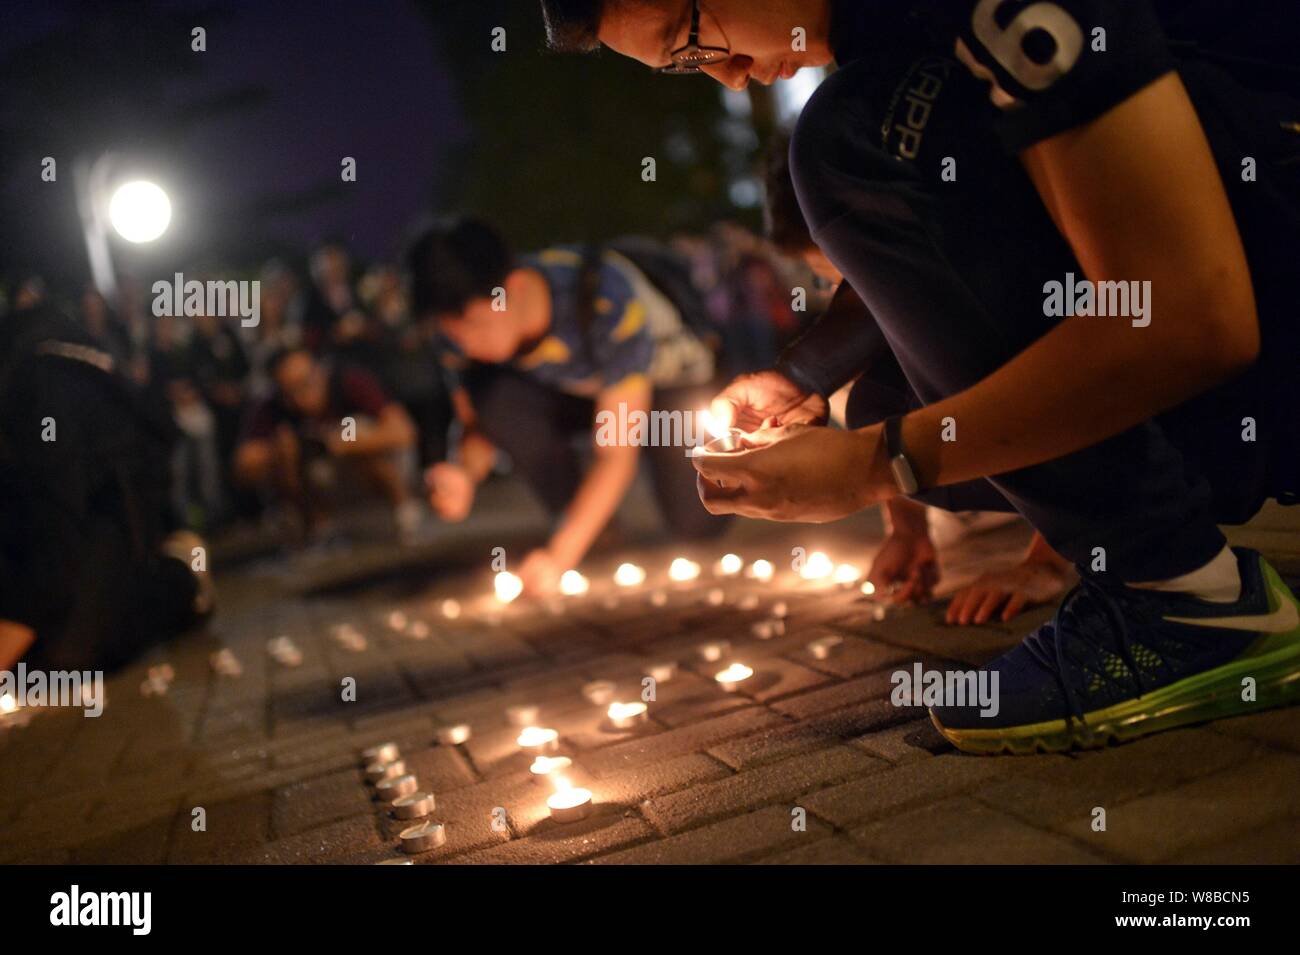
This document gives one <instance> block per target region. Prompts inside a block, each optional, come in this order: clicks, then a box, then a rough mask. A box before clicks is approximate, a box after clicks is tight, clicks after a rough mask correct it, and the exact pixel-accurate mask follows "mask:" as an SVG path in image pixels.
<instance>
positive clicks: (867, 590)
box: [861, 580, 876, 597]
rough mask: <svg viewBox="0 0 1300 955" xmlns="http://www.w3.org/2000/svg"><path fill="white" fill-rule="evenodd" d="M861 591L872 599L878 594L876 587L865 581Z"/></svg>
mask: <svg viewBox="0 0 1300 955" xmlns="http://www.w3.org/2000/svg"><path fill="white" fill-rule="evenodd" d="M861 590H862V592H863V593H864V594H866V595H867V596H868V597H870V596H872V595H873V594H874V593H875V592H876V585H875V584H873V583H872V582H871V581H869V580H864V581H863V582H862V587H861Z"/></svg>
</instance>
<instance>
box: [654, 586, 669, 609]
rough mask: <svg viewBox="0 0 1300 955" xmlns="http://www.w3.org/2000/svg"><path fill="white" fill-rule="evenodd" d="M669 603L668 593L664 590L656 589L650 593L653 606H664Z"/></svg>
mask: <svg viewBox="0 0 1300 955" xmlns="http://www.w3.org/2000/svg"><path fill="white" fill-rule="evenodd" d="M667 604H668V595H667V594H666V593H664V592H663V591H662V590H656V591H655V592H654V593H652V594H651V595H650V605H651V606H653V607H663V606H667Z"/></svg>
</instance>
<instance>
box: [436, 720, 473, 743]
mask: <svg viewBox="0 0 1300 955" xmlns="http://www.w3.org/2000/svg"><path fill="white" fill-rule="evenodd" d="M469 735H470V729H469V724H468V723H456V724H455V725H453V726H444V727H442V728H441V729H439V730H438V742H439V743H441V744H442V745H443V746H460V745H461V744H462V743H465V742H468V741H469Z"/></svg>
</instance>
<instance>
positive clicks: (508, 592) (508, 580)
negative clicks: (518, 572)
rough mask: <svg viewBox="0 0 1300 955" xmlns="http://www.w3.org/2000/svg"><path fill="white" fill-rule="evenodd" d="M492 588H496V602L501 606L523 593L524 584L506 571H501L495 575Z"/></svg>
mask: <svg viewBox="0 0 1300 955" xmlns="http://www.w3.org/2000/svg"><path fill="white" fill-rule="evenodd" d="M493 586H494V587H495V588H496V592H497V600H499V601H501V602H502V603H503V604H508V603H510V601H512V600H514V599H515V598H516V597H518V596H519V595H520V594H521V593H523V592H524V582H523V581H522V580H520V579H519V578H518V577H516V576H515V575H514V574H512V573H510V571H508V570H503V571H501V573H499V574H497V576H496V580H494V581H493Z"/></svg>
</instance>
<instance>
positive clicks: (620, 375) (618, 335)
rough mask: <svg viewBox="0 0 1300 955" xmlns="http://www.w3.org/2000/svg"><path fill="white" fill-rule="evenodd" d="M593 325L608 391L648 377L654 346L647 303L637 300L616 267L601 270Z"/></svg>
mask: <svg viewBox="0 0 1300 955" xmlns="http://www.w3.org/2000/svg"><path fill="white" fill-rule="evenodd" d="M594 304H595V313H596V314H595V316H594V317H593V320H592V324H593V326H594V327H595V329H599V330H600V331H599V335H600V338H601V340H600V342H599V344H598V346H597V350H596V356H597V359H598V362H599V366H600V368H599V372H600V378H601V384H602V386H603V387H605V388H609V387H612V386H613V385H617V384H619V383H620V382H623V381H625V380H627V379H629V378H632V377H634V376H638V375H643V376H649V374H650V366H651V364H652V363H653V361H654V353H655V342H654V337H653V335H652V334H651V331H650V327H649V323H648V322H647V317H648V315H647V311H646V307H645V303H643V302H642V301H641V300H640V299H638V298H637V297H636V293H635V291H634V290H633V288H632V283H631V282H630V281H629V280H628V279H627V277H626V276H625V275H623V273H622V272H620V271H619V270H618V269H617V268H616V267H615V266H612V265H609V264H608V263H606V264H605V265H604V266H603V267H602V269H601V277H600V288H599V289H598V290H597V294H596V300H595V303H594Z"/></svg>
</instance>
